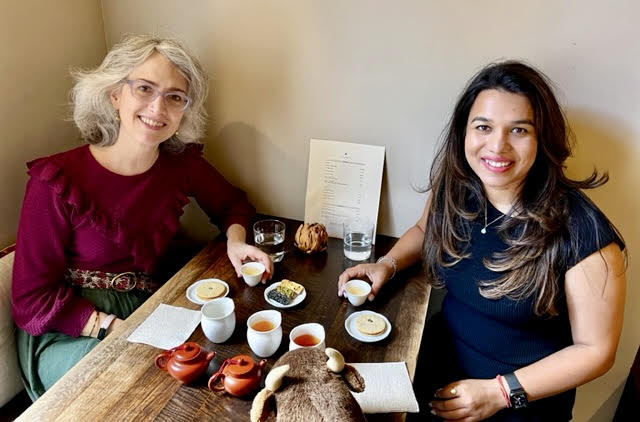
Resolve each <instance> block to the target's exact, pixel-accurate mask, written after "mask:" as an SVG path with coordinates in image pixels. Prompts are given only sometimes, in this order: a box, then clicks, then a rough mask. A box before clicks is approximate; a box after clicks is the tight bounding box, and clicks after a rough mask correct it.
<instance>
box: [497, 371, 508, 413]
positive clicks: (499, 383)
mask: <svg viewBox="0 0 640 422" xmlns="http://www.w3.org/2000/svg"><path fill="white" fill-rule="evenodd" d="M496 379H497V380H498V385H500V391H501V392H502V397H503V398H504V401H505V402H506V403H507V407H511V400H509V395H508V394H507V390H505V389H504V384H503V383H502V375H497V376H496Z"/></svg>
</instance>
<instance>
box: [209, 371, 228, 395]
mask: <svg viewBox="0 0 640 422" xmlns="http://www.w3.org/2000/svg"><path fill="white" fill-rule="evenodd" d="M224 377H225V374H223V373H222V372H221V371H218V372H216V373H215V374H213V376H212V377H211V378H209V383H208V384H207V385H208V387H209V390H211V391H224ZM216 384H217V385H216Z"/></svg>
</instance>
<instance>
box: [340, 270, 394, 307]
mask: <svg viewBox="0 0 640 422" xmlns="http://www.w3.org/2000/svg"><path fill="white" fill-rule="evenodd" d="M392 274H393V271H392V270H391V271H390V270H389V267H388V266H387V265H386V264H385V263H384V262H379V263H367V264H358V265H356V266H354V267H350V268H347V269H346V270H344V271H343V272H342V274H340V276H339V277H338V296H340V297H343V296H346V293H345V286H346V284H347V282H348V281H349V280H351V279H360V280H366V279H369V280H371V292H370V293H369V295H368V299H369V300H370V301H371V300H373V299H374V298H375V297H376V295H377V294H378V292H379V291H380V289H381V288H382V286H384V284H385V283H386V282H387V281H389V278H390V277H391V275H392Z"/></svg>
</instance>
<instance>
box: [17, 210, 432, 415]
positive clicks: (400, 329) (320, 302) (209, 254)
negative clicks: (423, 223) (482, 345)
mask: <svg viewBox="0 0 640 422" xmlns="http://www.w3.org/2000/svg"><path fill="white" fill-rule="evenodd" d="M283 220H284V221H285V222H286V223H287V235H286V240H285V250H286V254H285V257H284V260H283V261H282V262H280V263H277V264H276V265H275V274H274V277H273V280H272V281H279V280H281V279H283V278H288V279H291V280H295V281H298V282H300V283H301V284H303V285H304V286H305V288H306V290H307V297H306V299H305V300H304V302H302V303H301V304H300V305H298V306H296V307H294V308H289V309H281V311H282V314H283V321H282V326H283V341H282V343H281V345H280V348H279V350H278V351H277V352H276V354H275V355H274V356H272V357H271V358H269V363H268V367H267V368H268V369H269V368H270V367H271V365H272V364H273V363H274V362H275V360H276V359H277V358H278V357H279V356H281V355H282V354H283V353H285V352H286V350H287V348H288V343H289V342H288V335H289V332H290V331H291V329H292V328H293V327H294V326H296V325H298V324H301V323H304V322H319V323H320V324H322V325H323V326H324V327H325V329H326V332H327V334H326V343H327V345H328V346H331V347H333V348H336V349H338V350H340V351H341V352H342V354H343V355H344V356H345V358H346V360H347V362H385V361H386V362H391V361H406V363H407V367H408V369H409V374H410V376H411V378H412V379H413V375H414V372H415V368H416V359H417V356H418V350H419V348H420V340H421V333H422V329H423V327H424V321H425V315H426V311H427V306H428V301H429V292H430V291H429V287H428V286H427V285H426V283H425V281H424V277H423V276H422V275H421V271H420V269H419V268H418V267H415V268H411V269H409V270H407V271H403V272H401V273H399V274H398V275H397V276H396V278H395V279H394V280H393V281H392V282H391V283H389V284H388V285H387V286H385V288H384V289H383V291H382V292H381V293H380V294H379V295H378V297H377V298H376V300H375V301H374V302H366V303H365V304H364V305H362V306H360V307H358V308H354V307H353V306H351V305H350V304H349V302H348V301H347V300H345V299H341V298H338V297H337V279H338V275H339V274H340V273H341V272H342V271H343V270H344V269H345V268H347V267H348V266H351V265H353V264H354V263H353V262H351V261H349V260H347V259H346V258H344V256H343V252H342V240H341V239H333V238H332V239H329V245H328V248H327V251H326V252H323V253H320V254H317V255H305V254H303V253H301V252H300V251H298V250H296V249H294V248H293V245H292V241H293V234H294V231H295V229H296V228H297V227H298V225H299V224H300V222H299V221H293V220H286V219H283ZM376 240H377V242H376V245H375V247H374V253H373V255H374V256H372V260H373V259H374V257H375V258H377V257H378V256H382V255H384V254H385V253H386V252H387V251H388V250H389V248H390V247H391V246H392V245H393V242H394V241H395V239H393V238H390V237H386V236H378V238H377V239H376ZM209 277H216V278H219V279H222V280H225V281H227V283H228V284H229V286H230V294H229V297H231V298H233V300H234V302H235V304H236V318H237V322H236V329H235V331H234V333H233V336H232V337H231V338H230V339H229V340H228V341H227V342H225V343H224V344H213V343H211V342H209V341H208V340H207V339H206V338H205V337H204V335H203V333H202V329H201V328H200V326H198V327H197V328H196V330H195V332H194V333H193V334H192V335H191V337H190V341H196V342H198V343H200V344H201V345H203V347H204V348H205V349H208V350H215V352H216V358H215V359H214V361H213V362H212V364H211V365H210V367H209V372H213V370H214V369H216V368H217V366H218V365H219V364H220V362H222V360H224V359H226V358H228V357H232V356H235V355H237V354H239V353H243V354H248V355H250V356H252V357H253V358H254V359H259V358H258V357H257V356H255V355H254V354H253V353H252V352H251V350H250V349H249V346H248V345H247V343H246V322H247V318H248V317H249V315H251V314H252V313H254V312H256V311H258V310H262V309H271V308H272V307H271V306H270V305H269V304H267V303H266V302H265V300H264V297H263V293H264V289H265V286H264V285H262V284H261V285H258V286H256V287H248V286H247V285H246V284H245V283H244V281H243V280H242V279H238V278H236V276H235V272H234V270H233V267H232V266H231V264H230V262H229V260H228V259H227V256H226V246H225V243H224V242H222V241H215V242H212V243H211V244H209V245H208V246H207V247H206V248H204V249H203V250H202V251H201V252H200V253H199V254H198V255H197V256H196V257H195V258H193V259H192V260H191V261H190V262H189V263H188V264H187V265H186V266H185V267H184V268H182V269H181V270H180V271H179V272H178V273H177V274H176V275H175V276H173V277H172V278H171V279H170V280H169V281H168V282H167V283H166V284H165V285H164V286H163V287H162V288H161V289H160V290H158V291H157V292H156V293H155V294H154V295H153V296H152V297H151V298H150V299H149V300H148V301H147V302H145V303H144V304H143V305H142V306H141V307H140V308H139V309H138V310H137V311H136V312H135V313H133V314H132V315H131V316H130V317H129V318H128V319H127V320H126V323H125V324H123V326H122V327H121V328H119V329H118V330H116V331H114V332H113V333H111V334H110V335H109V336H107V338H106V339H105V340H104V341H102V342H101V343H100V344H99V345H98V346H97V347H96V348H95V349H94V350H92V351H91V352H90V353H89V354H88V355H87V356H86V357H85V358H83V359H82V360H81V361H80V362H79V363H78V365H76V366H75V367H74V368H73V369H72V370H71V371H69V372H68V373H67V374H66V375H65V376H64V377H63V378H61V379H60V380H59V381H58V382H57V383H56V384H55V385H54V386H53V387H52V388H51V389H50V390H49V391H47V392H46V393H45V394H44V395H43V396H42V397H41V398H40V399H39V400H38V401H37V402H36V403H34V404H33V405H32V406H31V407H29V408H28V409H27V410H26V411H25V412H24V413H23V414H22V415H21V417H20V418H19V420H23V421H32V420H60V421H69V420H84V421H94V420H118V421H124V420H135V421H140V420H171V421H192V420H215V421H217V422H220V421H239V420H240V421H241V420H248V419H249V409H250V407H251V402H252V399H253V395H252V396H251V397H249V398H246V399H238V398H234V397H231V396H229V395H221V394H220V393H213V392H211V391H210V390H208V389H207V387H206V380H201V381H200V382H198V383H196V384H195V385H193V386H186V385H183V384H181V383H180V382H178V381H176V380H175V379H174V378H172V377H171V376H169V374H167V373H166V372H163V371H160V370H158V369H157V368H156V367H155V366H154V357H155V356H156V355H157V354H158V353H160V350H159V349H156V348H154V347H151V346H148V345H144V344H136V343H129V342H128V341H127V340H126V339H127V337H128V336H129V334H131V332H132V331H134V330H135V329H136V327H138V325H139V324H140V323H141V322H142V321H144V320H145V318H146V317H147V316H148V315H149V314H150V313H151V312H152V311H153V310H154V309H155V308H156V307H157V306H158V304H160V303H166V304H170V305H175V306H182V307H185V308H190V309H199V306H197V305H194V304H193V303H191V302H190V301H188V300H187V298H186V297H185V291H186V289H187V287H188V286H189V285H191V284H192V283H193V282H195V281H196V280H199V279H202V278H209ZM363 309H371V310H375V311H377V312H380V313H382V314H384V315H385V316H386V317H387V318H388V319H389V321H390V322H391V323H392V325H393V329H392V331H391V334H390V335H389V337H387V338H386V339H384V340H382V341H380V342H378V343H361V342H359V341H357V340H355V339H353V338H351V337H350V336H349V335H348V334H347V332H346V330H345V328H344V321H345V319H346V318H347V317H348V316H349V315H350V314H351V313H352V312H355V311H358V310H363ZM367 417H368V419H369V420H394V419H402V418H403V415H398V414H395V415H394V414H387V415H368V416H367Z"/></svg>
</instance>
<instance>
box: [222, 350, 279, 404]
mask: <svg viewBox="0 0 640 422" xmlns="http://www.w3.org/2000/svg"><path fill="white" fill-rule="evenodd" d="M266 364H267V360H266V359H262V360H261V361H260V362H258V363H256V362H254V361H253V359H251V357H249V356H247V355H238V356H234V357H232V358H230V359H225V361H224V362H222V365H220V369H218V372H216V373H215V374H213V375H212V376H211V378H210V379H209V389H211V390H213V391H226V392H227V393H229V394H231V395H232V396H236V397H241V396H245V395H247V394H249V393H251V392H252V391H253V390H255V389H256V387H258V385H259V384H260V380H261V379H262V369H263V368H264V366H265V365H266Z"/></svg>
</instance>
